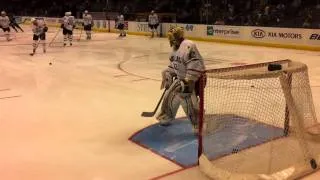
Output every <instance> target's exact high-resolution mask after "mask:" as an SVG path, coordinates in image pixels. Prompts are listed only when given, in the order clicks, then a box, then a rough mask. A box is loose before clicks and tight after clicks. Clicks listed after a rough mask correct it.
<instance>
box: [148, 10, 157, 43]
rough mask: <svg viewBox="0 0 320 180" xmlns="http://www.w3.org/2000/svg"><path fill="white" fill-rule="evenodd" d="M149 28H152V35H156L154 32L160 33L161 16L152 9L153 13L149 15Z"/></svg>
mask: <svg viewBox="0 0 320 180" xmlns="http://www.w3.org/2000/svg"><path fill="white" fill-rule="evenodd" d="M148 24H149V28H150V29H151V37H152V38H153V37H154V33H155V32H156V34H157V35H158V26H159V18H158V15H157V14H156V13H154V11H151V14H150V15H149V23H148Z"/></svg>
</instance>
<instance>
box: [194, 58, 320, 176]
mask: <svg viewBox="0 0 320 180" xmlns="http://www.w3.org/2000/svg"><path fill="white" fill-rule="evenodd" d="M270 64H278V65H281V66H282V70H275V71H272V70H271V69H270V70H268V67H270ZM203 77H206V78H202V81H201V83H200V84H202V85H201V86H202V87H203V88H201V89H202V90H201V92H200V133H199V166H200V169H201V171H203V172H204V173H205V174H206V175H207V176H209V177H211V178H212V179H217V180H220V179H221V180H225V179H234V180H239V179H246V180H251V179H296V178H298V177H301V176H303V175H306V174H307V173H310V172H312V171H315V170H316V169H317V168H318V166H317V163H319V162H320V156H319V154H320V136H319V132H320V131H319V126H318V121H317V119H316V115H315V109H314V104H313V99H312V93H311V87H310V83H309V77H308V68H307V66H306V65H305V64H302V63H299V62H293V61H290V60H282V61H275V62H268V63H262V64H253V65H246V66H239V67H231V68H223V69H213V70H208V71H206V73H205V76H203Z"/></svg>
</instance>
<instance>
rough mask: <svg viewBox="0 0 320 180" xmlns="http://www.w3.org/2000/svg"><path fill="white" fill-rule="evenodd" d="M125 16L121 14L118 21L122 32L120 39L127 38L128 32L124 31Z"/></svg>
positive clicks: (118, 26)
mask: <svg viewBox="0 0 320 180" xmlns="http://www.w3.org/2000/svg"><path fill="white" fill-rule="evenodd" d="M124 26H125V25H124V16H123V15H122V14H121V15H120V16H118V19H117V28H118V29H119V31H120V35H119V37H125V36H126V31H125V30H124Z"/></svg>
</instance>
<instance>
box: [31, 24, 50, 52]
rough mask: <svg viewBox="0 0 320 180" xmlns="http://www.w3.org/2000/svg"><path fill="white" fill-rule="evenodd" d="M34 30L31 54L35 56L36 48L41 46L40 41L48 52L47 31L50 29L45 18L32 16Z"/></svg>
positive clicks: (44, 50)
mask: <svg viewBox="0 0 320 180" xmlns="http://www.w3.org/2000/svg"><path fill="white" fill-rule="evenodd" d="M31 22H32V31H33V44H32V46H33V51H32V53H31V54H30V55H31V56H33V55H34V54H35V53H36V50H37V48H38V46H39V43H41V44H42V46H43V52H44V53H46V32H47V31H48V27H47V25H46V22H45V20H44V19H43V18H38V19H36V18H32V19H31Z"/></svg>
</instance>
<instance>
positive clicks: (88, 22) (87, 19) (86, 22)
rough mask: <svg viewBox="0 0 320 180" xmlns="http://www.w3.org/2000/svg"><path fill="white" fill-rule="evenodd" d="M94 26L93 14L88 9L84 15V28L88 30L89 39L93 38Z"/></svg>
mask: <svg viewBox="0 0 320 180" xmlns="http://www.w3.org/2000/svg"><path fill="white" fill-rule="evenodd" d="M92 26H93V19H92V16H91V15H90V14H89V12H88V11H87V10H85V11H84V15H83V29H84V30H85V31H86V34H87V40H90V39H91V28H92Z"/></svg>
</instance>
